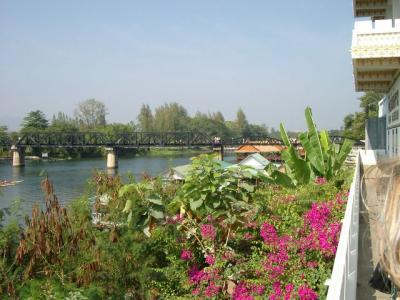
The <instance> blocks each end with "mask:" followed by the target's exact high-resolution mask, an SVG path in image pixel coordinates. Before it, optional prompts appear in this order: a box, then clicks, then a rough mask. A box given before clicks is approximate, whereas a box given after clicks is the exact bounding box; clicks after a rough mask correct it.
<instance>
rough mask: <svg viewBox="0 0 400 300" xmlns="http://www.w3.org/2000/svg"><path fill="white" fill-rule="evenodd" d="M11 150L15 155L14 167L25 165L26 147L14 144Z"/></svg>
mask: <svg viewBox="0 0 400 300" xmlns="http://www.w3.org/2000/svg"><path fill="white" fill-rule="evenodd" d="M11 151H12V155H13V159H12V166H13V167H23V166H25V149H24V148H23V147H17V146H15V145H12V146H11Z"/></svg>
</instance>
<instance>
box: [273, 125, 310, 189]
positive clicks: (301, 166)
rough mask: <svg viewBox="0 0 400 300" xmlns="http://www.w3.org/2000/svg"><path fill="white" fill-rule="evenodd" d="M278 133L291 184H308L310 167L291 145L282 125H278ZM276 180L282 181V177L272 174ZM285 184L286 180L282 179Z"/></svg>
mask: <svg viewBox="0 0 400 300" xmlns="http://www.w3.org/2000/svg"><path fill="white" fill-rule="evenodd" d="M279 129H280V133H281V137H282V140H283V142H284V144H285V145H286V149H285V150H283V151H282V153H281V156H282V159H283V161H284V162H285V168H286V174H287V175H288V176H289V177H290V178H292V180H293V184H294V185H297V184H306V183H308V182H310V176H311V167H310V163H309V162H307V160H305V159H303V158H302V157H301V156H300V155H299V152H298V151H297V149H296V148H295V147H294V146H293V145H292V143H291V142H290V140H289V137H288V135H287V133H286V130H285V127H284V125H283V124H282V123H281V124H280V128H279ZM274 176H275V177H276V178H279V179H282V175H278V174H274ZM284 180H285V181H286V182H287V178H285V179H284Z"/></svg>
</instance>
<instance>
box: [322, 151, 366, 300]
mask: <svg viewBox="0 0 400 300" xmlns="http://www.w3.org/2000/svg"><path fill="white" fill-rule="evenodd" d="M360 164H361V158H360V153H358V155H357V163H356V168H355V171H354V177H353V182H352V184H351V188H350V193H349V197H348V201H347V207H346V212H345V216H344V220H343V224H342V230H341V233H340V238H339V245H338V248H337V251H336V257H335V262H334V265H333V271H332V277H331V278H330V279H329V280H328V281H327V285H328V286H329V290H328V297H327V299H328V300H338V299H346V300H353V299H356V289H357V259H358V229H359V202H360V179H361V168H360Z"/></svg>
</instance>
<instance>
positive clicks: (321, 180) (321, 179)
mask: <svg viewBox="0 0 400 300" xmlns="http://www.w3.org/2000/svg"><path fill="white" fill-rule="evenodd" d="M326 182H327V181H326V179H325V178H324V177H317V178H315V180H314V183H315V184H318V185H323V184H325V183H326Z"/></svg>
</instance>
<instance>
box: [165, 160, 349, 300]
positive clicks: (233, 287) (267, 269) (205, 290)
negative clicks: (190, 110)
mask: <svg viewBox="0 0 400 300" xmlns="http://www.w3.org/2000/svg"><path fill="white" fill-rule="evenodd" d="M201 166H202V167H201V168H204V171H205V172H207V171H206V170H210V169H207V162H206V161H202V163H201ZM213 170H214V169H211V170H210V172H209V173H213ZM197 171H198V169H197V170H196V171H194V172H197ZM216 172H217V173H218V172H229V171H221V170H218V168H217V170H216ZM203 175H204V174H203ZM214 175H215V174H214ZM208 176H210V177H213V175H212V174H208ZM221 176H223V175H217V176H216V177H217V178H220V177H221ZM197 178H198V177H197ZM208 182H209V183H211V182H212V181H210V180H209V181H208ZM185 184H187V185H189V186H191V188H193V187H192V185H191V183H190V182H189V183H188V182H187V183H185ZM202 184H204V182H203V183H199V182H197V186H198V187H199V186H201V187H202V189H205V187H204V186H202ZM240 186H241V184H240V182H239V183H238V182H236V184H235V189H236V191H237V192H238V193H240ZM338 186H339V187H338ZM184 189H185V186H183V190H184ZM200 194H201V193H200ZM248 194H249V199H248V201H247V203H248V204H251V205H250V207H251V208H249V209H248V208H247V206H246V208H241V209H237V208H236V211H235V212H236V214H235V218H227V217H225V215H232V213H233V212H232V211H229V210H228V211H225V213H224V214H222V213H221V211H219V209H218V207H217V208H215V209H214V210H212V209H211V210H209V211H206V210H201V211H200V212H199V211H197V210H193V209H190V203H191V202H192V200H193V199H185V200H186V203H188V205H186V206H185V205H184V204H185V200H183V201H182V203H181V204H182V205H183V209H181V213H180V214H177V215H175V216H172V217H170V218H169V219H168V225H167V226H170V227H171V228H173V230H175V234H176V250H175V253H176V256H177V257H176V260H175V261H174V264H173V266H172V267H173V268H174V270H175V272H177V273H180V274H185V276H184V278H183V279H181V280H182V282H181V283H180V286H182V287H185V288H183V289H177V290H176V293H175V294H172V295H171V294H170V295H166V294H164V295H163V292H164V291H163V288H165V290H166V291H167V290H168V291H170V290H171V287H170V286H168V284H166V285H165V286H163V285H158V288H159V289H160V290H159V292H160V295H163V296H161V298H165V299H167V298H170V299H177V298H179V297H181V298H182V299H190V298H199V299H240V300H243V299H246V300H249V299H320V298H324V296H325V295H326V291H327V286H326V285H325V281H326V280H327V279H328V278H329V276H330V273H331V271H332V266H333V261H334V257H335V253H336V248H337V245H338V240H339V235H340V229H341V223H340V221H341V219H342V218H343V214H344V210H345V204H346V199H347V185H346V184H344V185H343V182H341V183H340V184H339V185H338V181H335V182H327V181H326V180H325V179H323V178H316V179H315V182H314V183H313V184H310V185H308V186H303V187H300V188H299V187H298V188H297V189H288V188H282V187H280V186H276V185H268V184H266V185H263V184H260V183H258V184H257V185H254V192H252V193H250V192H249V193H248ZM181 196H182V195H181ZM200 197H201V196H200ZM194 200H196V199H194ZM192 208H193V207H192ZM225 210H226V209H225ZM170 268H171V266H170V267H169V268H168V272H171V270H170Z"/></svg>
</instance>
